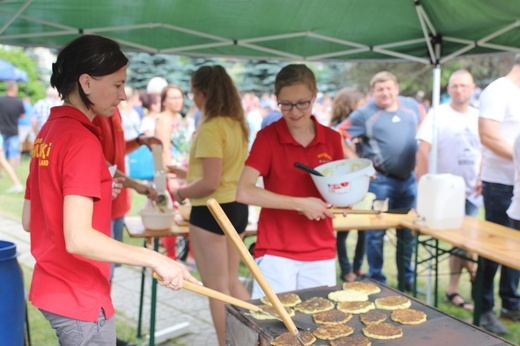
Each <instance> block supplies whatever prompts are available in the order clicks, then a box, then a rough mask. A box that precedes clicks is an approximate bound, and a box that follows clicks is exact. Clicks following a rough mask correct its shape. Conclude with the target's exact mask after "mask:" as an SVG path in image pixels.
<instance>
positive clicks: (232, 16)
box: [0, 0, 520, 64]
mask: <svg viewBox="0 0 520 346" xmlns="http://www.w3.org/2000/svg"><path fill="white" fill-rule="evenodd" d="M0 23H4V24H1V25H0V43H3V44H10V45H27V46H54V47H58V46H62V45H63V44H65V43H66V42H69V41H70V40H72V39H73V38H75V37H77V36H78V35H80V34H83V33H93V34H100V35H104V36H108V37H111V38H114V39H116V40H117V41H119V42H120V43H121V44H122V45H123V46H124V47H125V48H126V49H132V50H140V51H146V52H150V53H171V54H185V55H195V56H234V57H244V58H273V59H289V60H310V61H315V60H328V59H335V60H345V59H351V60H366V59H388V58H392V59H405V60H413V61H418V62H422V63H425V64H432V63H433V64H437V63H442V62H444V61H447V60H450V59H453V58H455V57H457V56H459V55H462V54H480V53H491V52H497V51H518V50H519V48H518V47H520V29H519V26H520V1H518V0H493V1H489V0H464V1H453V0H415V1H414V0H154V1H144V0H132V1H128V0H108V1H107V0H90V1H88V2H85V1H80V0H26V1H17V0H3V1H2V0H0Z"/></svg>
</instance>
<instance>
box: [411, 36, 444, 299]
mask: <svg viewBox="0 0 520 346" xmlns="http://www.w3.org/2000/svg"><path fill="white" fill-rule="evenodd" d="M440 49H441V46H440V44H439V43H437V44H436V45H435V57H436V61H435V62H434V63H435V67H434V68H433V88H432V120H433V121H432V143H431V144H432V147H431V151H430V155H429V156H430V158H429V165H428V172H429V173H436V172H437V108H438V107H439V103H440V99H441V97H440V96H441V65H440V57H441V54H440ZM429 241H432V240H429ZM416 269H417V268H416ZM426 286H427V289H426V303H427V304H428V305H431V304H432V260H431V256H430V259H429V260H428V279H427V282H426Z"/></svg>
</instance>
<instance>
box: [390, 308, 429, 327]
mask: <svg viewBox="0 0 520 346" xmlns="http://www.w3.org/2000/svg"><path fill="white" fill-rule="evenodd" d="M391 318H392V320H393V321H395V322H399V323H401V324H421V323H423V322H426V314H425V313H424V312H422V311H417V310H414V309H401V310H395V311H394V312H392V315H391Z"/></svg>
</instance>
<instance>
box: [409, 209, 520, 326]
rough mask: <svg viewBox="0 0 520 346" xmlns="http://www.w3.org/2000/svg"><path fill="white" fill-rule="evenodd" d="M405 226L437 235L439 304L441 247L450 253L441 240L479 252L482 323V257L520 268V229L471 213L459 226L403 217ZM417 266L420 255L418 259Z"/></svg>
mask: <svg viewBox="0 0 520 346" xmlns="http://www.w3.org/2000/svg"><path fill="white" fill-rule="evenodd" d="M401 224H402V225H403V226H405V227H408V228H411V229H414V230H416V231H418V234H417V242H419V239H418V237H419V234H422V235H426V236H430V237H431V238H433V239H435V243H434V249H435V253H434V256H433V258H434V260H435V265H434V268H435V304H434V305H435V306H437V299H438V295H437V290H438V257H439V251H440V252H442V253H450V251H449V250H444V249H441V247H440V245H439V240H442V241H445V242H447V243H450V244H451V245H453V246H456V247H459V248H461V249H464V250H467V251H469V252H472V253H475V254H477V255H478V256H479V258H478V267H477V277H476V279H475V285H476V294H475V308H474V310H473V324H475V325H477V326H478V325H480V313H481V310H482V285H483V272H482V264H483V261H482V259H483V258H485V259H489V260H492V261H495V262H497V263H499V264H501V265H505V266H508V267H510V268H513V269H517V270H520V261H519V260H518V258H519V257H518V253H519V251H520V231H517V230H514V229H511V228H509V227H505V226H502V225H499V224H496V223H493V222H489V221H485V220H479V219H476V218H474V217H471V216H465V217H464V220H463V222H462V225H461V227H460V228H458V229H443V230H434V229H430V228H429V227H427V226H426V225H424V224H423V223H421V222H416V221H415V220H402V221H401ZM415 266H416V267H417V255H416V260H415Z"/></svg>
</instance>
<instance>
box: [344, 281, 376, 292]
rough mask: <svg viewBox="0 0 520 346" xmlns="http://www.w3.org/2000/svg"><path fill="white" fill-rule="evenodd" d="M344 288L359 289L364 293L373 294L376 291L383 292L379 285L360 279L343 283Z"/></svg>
mask: <svg viewBox="0 0 520 346" xmlns="http://www.w3.org/2000/svg"><path fill="white" fill-rule="evenodd" d="M343 289H344V290H354V291H358V292H361V293H364V294H366V295H371V294H376V293H379V292H381V289H380V288H379V287H377V286H376V285H374V284H371V283H369V282H359V281H354V282H345V283H344V284H343Z"/></svg>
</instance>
